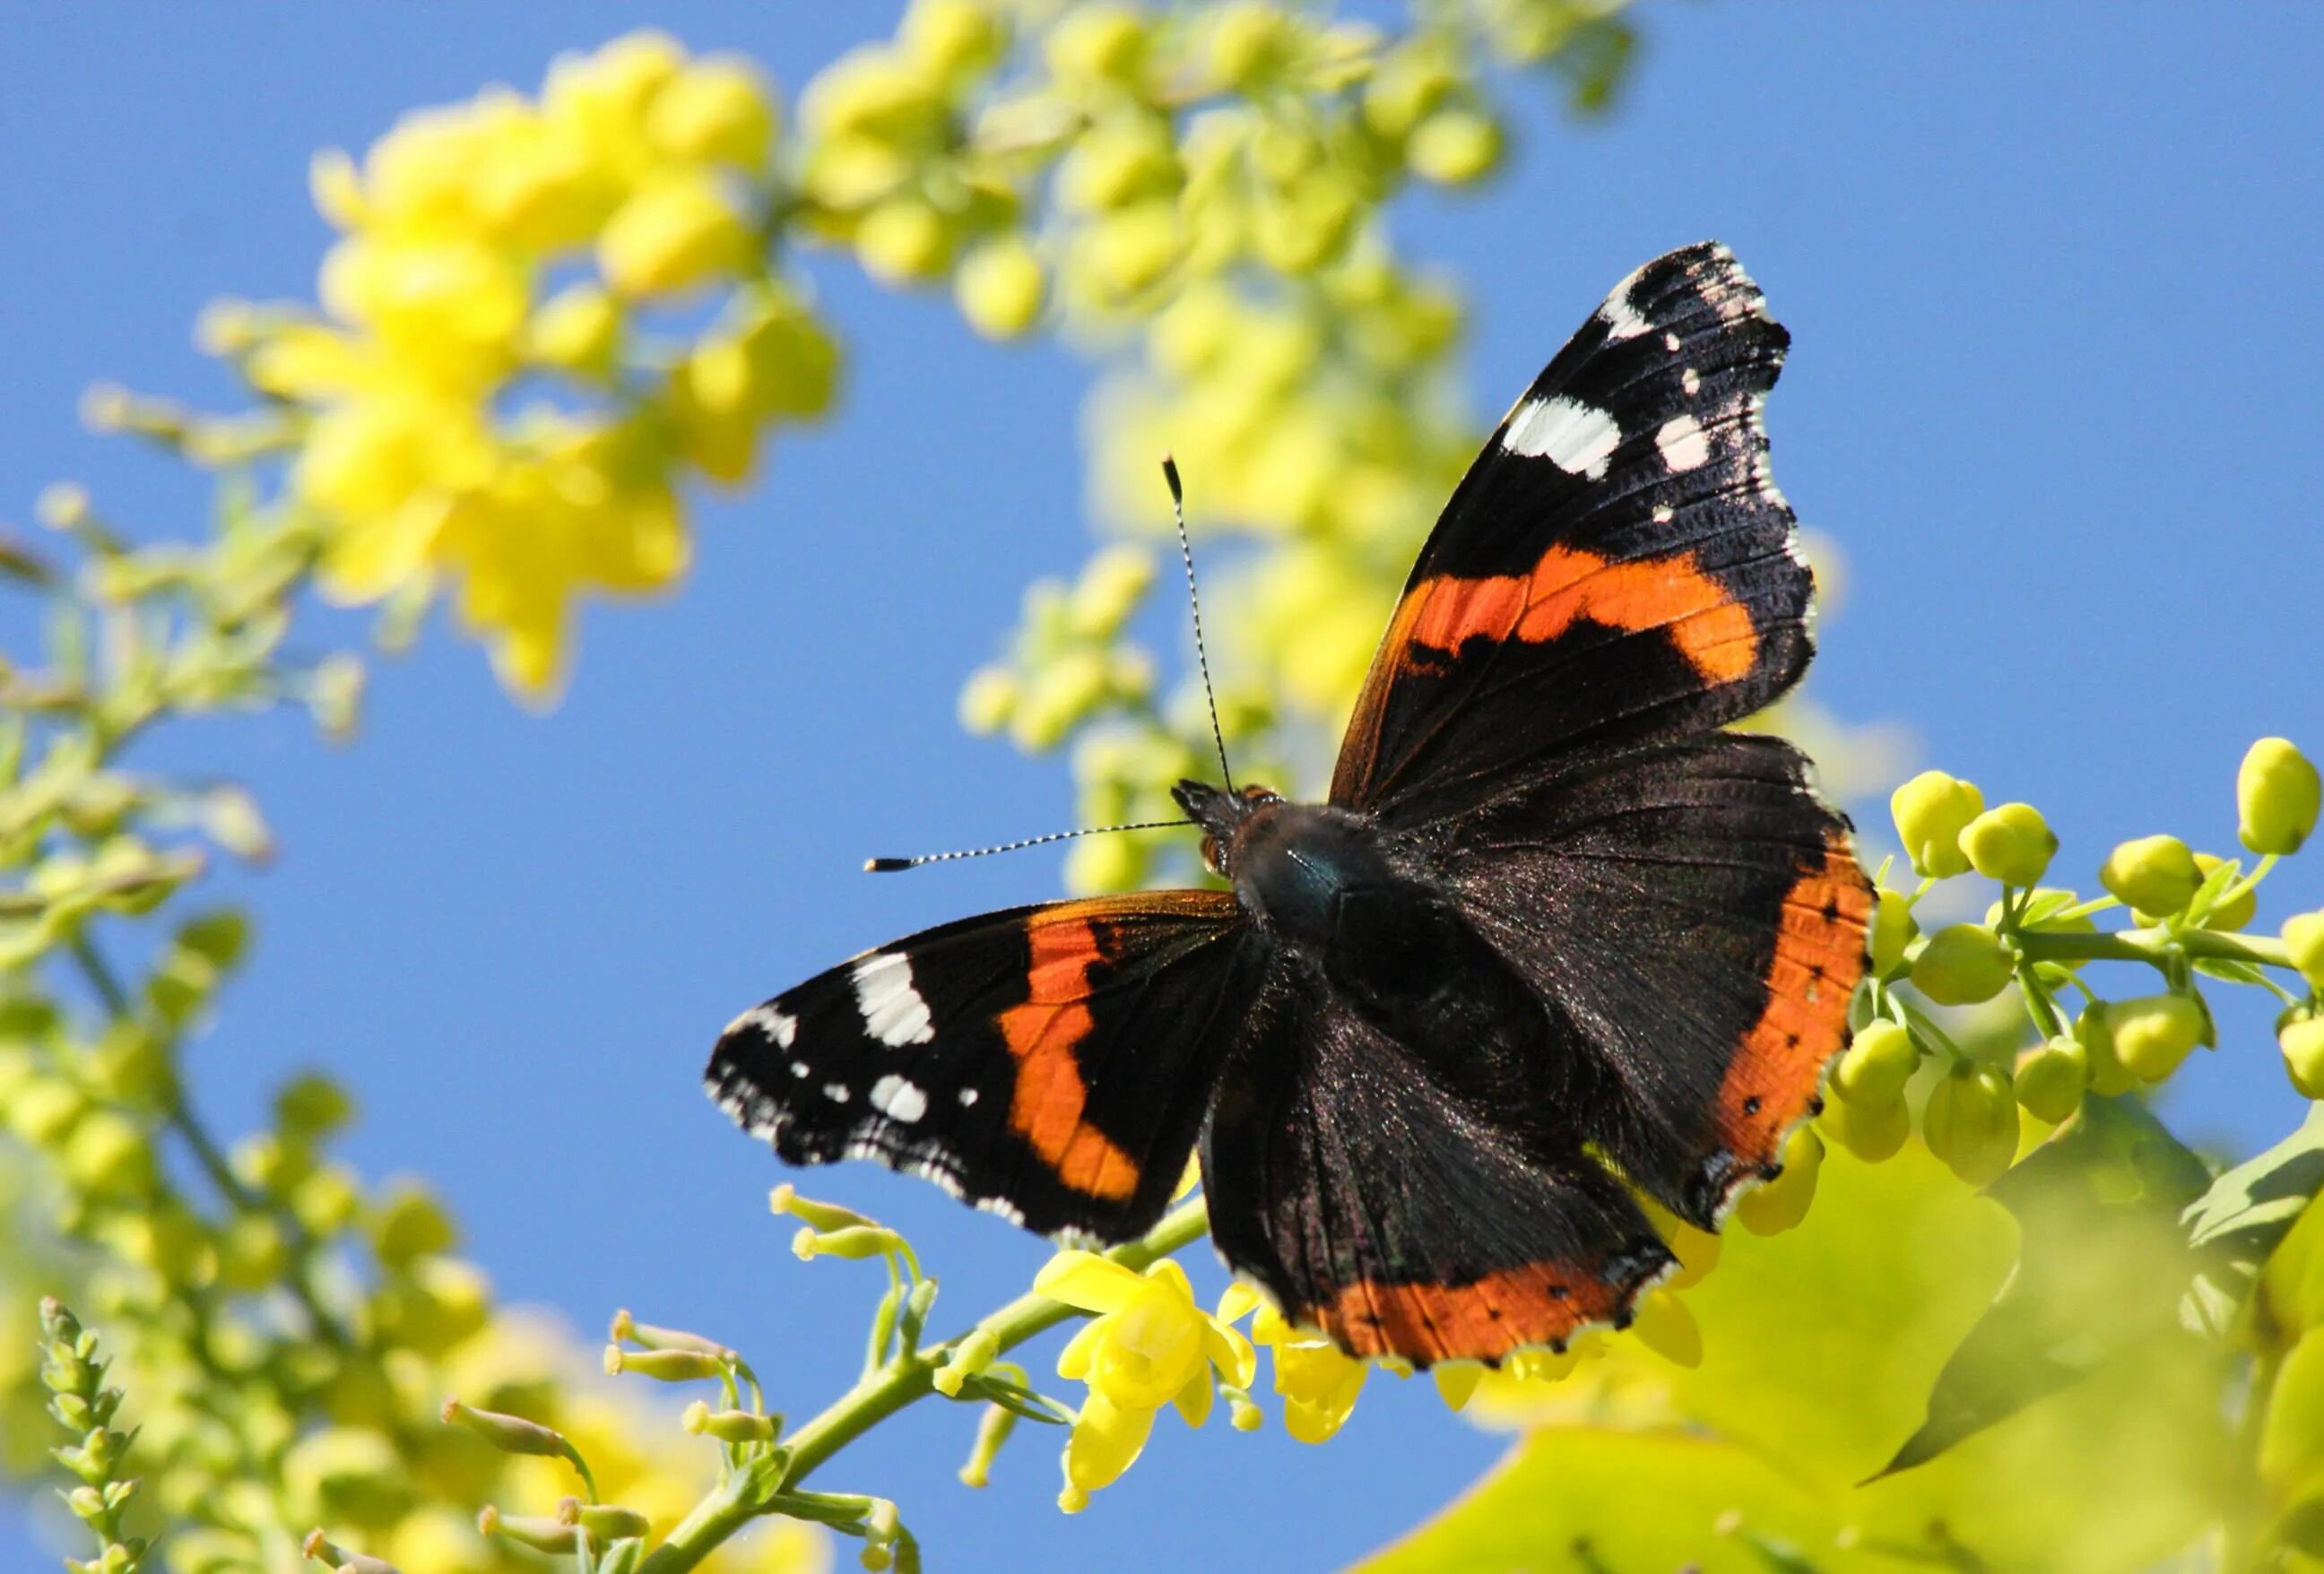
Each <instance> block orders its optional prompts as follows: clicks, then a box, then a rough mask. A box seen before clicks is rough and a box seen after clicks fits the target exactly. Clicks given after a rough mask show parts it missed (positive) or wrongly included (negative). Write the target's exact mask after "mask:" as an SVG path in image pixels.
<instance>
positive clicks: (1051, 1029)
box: [997, 916, 1138, 1201]
mask: <svg viewBox="0 0 2324 1574" xmlns="http://www.w3.org/2000/svg"><path fill="white" fill-rule="evenodd" d="M1026 933H1027V935H1028V938H1029V940H1030V941H1031V943H1032V948H1033V966H1032V971H1031V989H1030V992H1029V993H1028V996H1027V998H1026V1000H1025V1003H1024V1004H1023V1005H1021V1006H1011V1007H1010V1008H1008V1009H1007V1010H1005V1011H1003V1012H1001V1015H1000V1017H999V1018H998V1019H997V1020H998V1021H999V1023H1000V1026H1001V1038H1002V1040H1003V1041H1004V1042H1006V1043H1007V1044H1008V1045H1009V1053H1010V1054H1012V1055H1014V1056H1016V1057H1017V1087H1016V1091H1015V1092H1014V1093H1012V1094H1011V1095H1010V1100H1009V1126H1010V1129H1011V1130H1013V1131H1014V1132H1016V1133H1017V1135H1018V1136H1019V1137H1023V1138H1024V1139H1025V1142H1026V1144H1027V1146H1029V1147H1031V1148H1032V1150H1033V1151H1034V1153H1035V1154H1037V1155H1039V1157H1040V1159H1041V1161H1042V1162H1043V1163H1044V1164H1047V1165H1048V1166H1049V1168H1050V1169H1051V1170H1052V1171H1054V1172H1055V1173H1056V1178H1057V1180H1058V1181H1059V1182H1060V1183H1063V1184H1065V1185H1067V1186H1070V1187H1072V1188H1073V1189H1074V1191H1076V1192H1082V1193H1083V1194H1084V1195H1086V1196H1091V1197H1099V1198H1103V1199H1105V1200H1107V1201H1120V1200H1121V1199H1122V1198H1125V1197H1128V1196H1129V1195H1130V1193H1131V1192H1135V1191H1137V1190H1138V1161H1137V1160H1135V1159H1133V1158H1131V1157H1130V1155H1128V1154H1126V1153H1124V1152H1122V1151H1121V1150H1120V1148H1118V1147H1116V1146H1114V1145H1113V1144H1112V1142H1111V1141H1110V1140H1108V1139H1107V1137H1106V1135H1105V1133H1103V1132H1102V1131H1100V1130H1098V1129H1097V1128H1095V1127H1093V1126H1091V1125H1089V1124H1088V1123H1087V1122H1085V1121H1084V1119H1083V1118H1082V1113H1083V1110H1084V1108H1085V1107H1086V1106H1087V1104H1088V1102H1089V1088H1088V1085H1087V1084H1086V1083H1084V1082H1083V1081H1082V1070H1081V1063H1080V1062H1078V1061H1077V1060H1075V1059H1074V1046H1075V1045H1078V1044H1080V1043H1081V1041H1082V1040H1083V1039H1084V1038H1086V1037H1088V1036H1089V1031H1090V1026H1091V1021H1092V1019H1091V1017H1090V1009H1089V970H1090V966H1091V964H1092V963H1093V962H1102V961H1103V960H1104V955H1105V953H1104V952H1103V951H1102V949H1101V948H1100V946H1099V943H1098V937H1097V931H1096V929H1095V928H1094V927H1093V925H1091V924H1090V923H1089V922H1088V921H1087V920H1085V919H1081V918H1074V917H1070V916H1056V917H1037V918H1035V919H1034V920H1033V921H1032V923H1031V925H1030V926H1029V927H1028V930H1027V932H1026Z"/></svg>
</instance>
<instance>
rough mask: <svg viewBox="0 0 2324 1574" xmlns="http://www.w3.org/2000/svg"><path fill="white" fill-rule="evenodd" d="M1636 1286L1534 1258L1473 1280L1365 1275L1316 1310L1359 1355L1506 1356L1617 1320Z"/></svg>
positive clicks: (1427, 1358)
mask: <svg viewBox="0 0 2324 1574" xmlns="http://www.w3.org/2000/svg"><path fill="white" fill-rule="evenodd" d="M1636 1290H1637V1285H1636V1284H1629V1285H1621V1284H1614V1283H1612V1282H1610V1281H1609V1280H1608V1279H1606V1278H1604V1277H1602V1276H1600V1275H1597V1274H1594V1273H1591V1272H1590V1271H1588V1270H1586V1269H1584V1268H1582V1267H1581V1266H1578V1265H1576V1264H1572V1263H1528V1264H1526V1265H1525V1266H1523V1267H1517V1268H1503V1269H1500V1270H1499V1271H1497V1272H1494V1273H1490V1274H1487V1275H1484V1276H1483V1277H1482V1278H1480V1279H1474V1280H1471V1282H1470V1283H1468V1284H1379V1283H1376V1282H1374V1281H1372V1280H1369V1279H1359V1280H1357V1281H1356V1282H1355V1283H1354V1284H1350V1285H1347V1286H1346V1287H1345V1288H1343V1289H1342V1290H1341V1291H1340V1293H1339V1295H1338V1297H1337V1298H1336V1299H1335V1300H1334V1301H1333V1302H1332V1303H1331V1304H1330V1305H1328V1306H1321V1307H1317V1308H1316V1309H1315V1311H1314V1314H1313V1315H1314V1321H1315V1324H1316V1326H1317V1327H1319V1328H1321V1329H1322V1330H1323V1331H1324V1332H1325V1333H1327V1334H1329V1335H1331V1336H1332V1338H1333V1339H1336V1340H1337V1341H1338V1342H1339V1344H1340V1346H1341V1348H1343V1349H1346V1350H1347V1351H1348V1352H1349V1353H1351V1354H1352V1355H1357V1356H1401V1357H1403V1358H1406V1360H1414V1361H1419V1362H1422V1363H1424V1364H1425V1363H1430V1362H1435V1361H1462V1360H1478V1361H1498V1360H1499V1359H1500V1358H1502V1357H1504V1356H1507V1355H1508V1354H1509V1353H1510V1352H1511V1351H1513V1350H1517V1349H1519V1348H1524V1347H1526V1346H1528V1345H1551V1346H1563V1344H1564V1343H1565V1341H1566V1340H1567V1339H1572V1337H1573V1335H1574V1334H1575V1333H1577V1332H1578V1331H1580V1330H1582V1329H1583V1328H1586V1327H1588V1326H1589V1325H1590V1324H1591V1323H1597V1322H1610V1321H1614V1320H1615V1318H1617V1317H1618V1315H1619V1314H1620V1313H1621V1312H1623V1311H1624V1310H1625V1309H1626V1308H1627V1307H1628V1304H1629V1302H1631V1300H1632V1299H1633V1298H1634V1297H1635V1293H1636Z"/></svg>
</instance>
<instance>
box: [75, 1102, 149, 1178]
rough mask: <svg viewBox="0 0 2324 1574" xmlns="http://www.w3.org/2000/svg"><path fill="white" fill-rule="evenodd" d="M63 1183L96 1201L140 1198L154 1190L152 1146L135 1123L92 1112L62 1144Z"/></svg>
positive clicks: (110, 1113) (101, 1111)
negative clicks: (65, 1181)
mask: <svg viewBox="0 0 2324 1574" xmlns="http://www.w3.org/2000/svg"><path fill="white" fill-rule="evenodd" d="M63 1168H64V1175H65V1179H66V1180H67V1181H69V1182H70V1183H72V1185H73V1186H74V1187H75V1188H76V1189H77V1190H78V1191H80V1192H84V1193H86V1194H88V1195H90V1196H95V1197H113V1198H131V1197H142V1196H143V1195H145V1194H146V1193H147V1192H151V1191H152V1189H153V1179H154V1165H153V1148H152V1144H151V1143H150V1142H149V1141H147V1139H146V1136H145V1133H144V1132H143V1130H141V1129H140V1128H139V1127H138V1126H137V1123H136V1122H134V1121H133V1120H131V1119H130V1118H128V1117H126V1116H124V1115H119V1114H116V1113H115V1112H114V1111H113V1110H110V1109H93V1110H91V1111H90V1112H89V1113H88V1115H86V1116H84V1117H83V1118H81V1120H80V1122H79V1123H78V1125H76V1126H75V1127H74V1128H73V1130H72V1135H71V1136H70V1137H68V1138H66V1140H65V1151H64V1165H63Z"/></svg>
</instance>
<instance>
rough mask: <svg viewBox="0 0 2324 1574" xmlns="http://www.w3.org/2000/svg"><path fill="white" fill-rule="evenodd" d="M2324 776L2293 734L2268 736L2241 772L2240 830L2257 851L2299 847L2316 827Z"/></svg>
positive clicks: (2250, 753) (2254, 748)
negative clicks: (2292, 737)
mask: <svg viewBox="0 0 2324 1574" xmlns="http://www.w3.org/2000/svg"><path fill="white" fill-rule="evenodd" d="M2319 801H2324V781H2319V778H2318V776H2317V774H2316V767H2315V766H2314V764H2312V763H2311V762H2310V760H2309V759H2308V757H2307V756H2306V755H2304V754H2302V753H2301V752H2300V750H2298V749H2296V748H2294V747H2293V746H2292V741H2291V740H2290V739H2289V738H2263V739H2261V740H2260V741H2258V742H2256V743H2255V744H2253V745H2252V746H2251V749H2250V750H2249V751H2248V752H2246V754H2245V755H2244V763H2243V767H2242V769H2239V770H2237V771H2236V835H2237V836H2239V837H2241V838H2242V839H2243V844H2244V845H2245V846H2246V847H2248V848H2250V849H2251V850H2252V851H2254V852H2273V853H2284V852H2297V851H2300V846H2301V843H2302V842H2306V841H2307V840H2308V834H2309V833H2310V832H2311V831H2313V830H2315V829H2316V814H2317V808H2318V805H2319Z"/></svg>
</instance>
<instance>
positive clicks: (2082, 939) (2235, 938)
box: [2017, 929, 2292, 969]
mask: <svg viewBox="0 0 2324 1574" xmlns="http://www.w3.org/2000/svg"><path fill="white" fill-rule="evenodd" d="M2017 943H2018V946H2019V949H2020V950H2021V952H2022V953H2024V957H2025V960H2026V961H2028V962H2147V963H2150V964H2152V965H2153V966H2155V967H2163V966H2165V965H2167V964H2168V963H2169V962H2171V960H2172V957H2173V955H2179V956H2184V957H2187V958H2189V959H2190V960H2192V961H2197V962H2248V963H2251V964H2252V965H2254V966H2258V967H2280V968H2285V969H2289V968H2290V967H2291V966H2292V957H2291V955H2290V954H2289V953H2286V952H2285V950H2284V949H2283V942H2282V941H2281V940H2271V939H2269V938H2268V937H2266V936H2265V935H2256V934H2220V933H2217V932H2215V931H2212V930H2209V929H2181V930H2177V931H2172V930H2169V929H2123V930H2117V931H2116V932H2115V933H2114V934H2058V933H2056V932H2054V931H2043V930H2038V929H2024V930H2020V931H2019V932H2018V934H2017Z"/></svg>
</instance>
